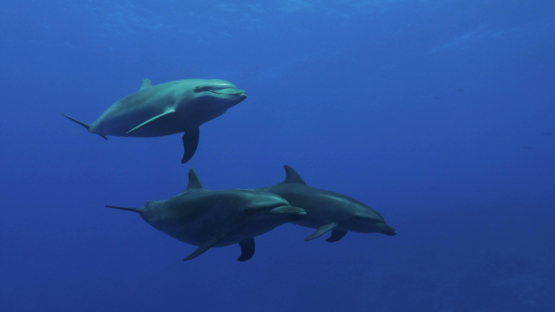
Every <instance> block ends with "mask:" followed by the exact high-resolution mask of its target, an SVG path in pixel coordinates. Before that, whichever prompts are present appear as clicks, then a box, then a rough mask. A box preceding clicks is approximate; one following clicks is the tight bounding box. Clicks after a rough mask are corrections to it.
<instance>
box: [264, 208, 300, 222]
mask: <svg viewBox="0 0 555 312" xmlns="http://www.w3.org/2000/svg"><path fill="white" fill-rule="evenodd" d="M268 213H271V214H282V215H288V216H290V217H291V218H292V219H293V220H294V221H295V220H301V219H303V218H304V217H305V216H306V211H305V210H304V209H303V208H299V207H295V206H290V205H286V206H280V207H277V208H274V209H272V210H270V211H268Z"/></svg>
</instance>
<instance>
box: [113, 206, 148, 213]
mask: <svg viewBox="0 0 555 312" xmlns="http://www.w3.org/2000/svg"><path fill="white" fill-rule="evenodd" d="M106 207H108V208H115V209H119V210H127V211H134V212H138V213H141V212H142V210H141V208H131V207H120V206H109V205H106Z"/></svg>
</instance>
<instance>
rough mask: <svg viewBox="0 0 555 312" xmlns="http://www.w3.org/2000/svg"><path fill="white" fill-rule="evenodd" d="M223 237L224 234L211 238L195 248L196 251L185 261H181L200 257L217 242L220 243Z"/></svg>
mask: <svg viewBox="0 0 555 312" xmlns="http://www.w3.org/2000/svg"><path fill="white" fill-rule="evenodd" d="M225 235H226V234H225V233H222V234H219V235H216V236H214V237H212V238H211V239H210V240H208V241H207V242H206V243H204V244H202V245H201V246H200V247H199V248H197V250H195V251H194V252H193V253H192V254H190V255H188V256H187V257H186V258H185V259H183V261H187V260H191V259H194V258H196V257H198V256H200V255H202V254H203V253H204V252H205V251H207V250H208V249H210V247H212V246H214V245H216V244H217V243H218V242H219V241H221V240H222V238H224V237H225Z"/></svg>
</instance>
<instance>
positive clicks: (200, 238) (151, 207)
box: [106, 168, 306, 261]
mask: <svg viewBox="0 0 555 312" xmlns="http://www.w3.org/2000/svg"><path fill="white" fill-rule="evenodd" d="M106 207H108V208H116V209H122V210H128V211H134V212H138V213H139V214H140V215H141V217H143V219H144V220H145V221H146V222H147V223H148V224H150V225H152V226H153V227H155V228H156V229H158V230H160V231H162V232H164V233H166V234H168V235H169V236H171V237H173V238H175V239H177V240H180V241H182V242H185V243H187V244H191V245H195V246H199V247H198V248H197V250H195V251H194V252H193V253H191V254H190V255H189V256H187V257H186V258H185V259H183V261H187V260H191V259H193V258H196V257H198V256H199V255H201V254H202V253H204V252H205V251H207V250H208V249H210V248H211V247H222V246H228V245H232V244H237V243H238V244H239V246H240V247H241V256H240V257H239V258H238V259H237V260H239V261H247V260H249V259H250V258H252V256H253V255H254V237H255V236H258V235H261V234H264V233H266V232H268V231H270V230H272V229H274V228H276V227H278V226H279V225H282V224H284V223H287V222H291V221H295V220H299V219H302V218H304V216H305V214H306V213H305V211H304V209H301V208H298V207H293V206H291V205H289V203H288V202H287V201H286V200H285V199H283V198H281V197H280V196H278V195H275V194H272V193H268V192H263V191H259V190H218V191H209V190H207V189H205V188H204V187H203V186H202V183H201V182H200V179H199V177H198V175H197V173H196V171H195V170H194V169H192V168H191V169H190V170H189V185H188V186H187V189H185V191H183V192H182V193H180V194H178V195H176V196H174V197H172V198H170V199H168V200H156V201H150V202H148V203H147V204H146V205H145V206H144V207H143V208H129V207H120V206H106Z"/></svg>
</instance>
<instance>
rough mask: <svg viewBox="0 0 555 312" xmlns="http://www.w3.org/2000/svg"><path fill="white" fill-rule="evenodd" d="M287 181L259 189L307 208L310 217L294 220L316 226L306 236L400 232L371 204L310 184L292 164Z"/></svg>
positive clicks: (288, 167) (332, 239)
mask: <svg viewBox="0 0 555 312" xmlns="http://www.w3.org/2000/svg"><path fill="white" fill-rule="evenodd" d="M285 172H286V177H285V180H284V181H283V182H282V183H280V184H277V185H274V186H270V187H265V188H261V189H259V190H263V191H267V192H271V193H274V194H277V195H279V196H281V197H283V198H285V199H286V200H287V201H288V202H289V203H290V204H291V205H293V206H296V207H300V208H303V209H304V210H305V211H306V217H305V218H303V219H302V220H297V221H294V222H293V223H295V224H298V225H302V226H306V227H310V228H314V229H316V231H315V232H314V233H313V234H312V235H310V236H309V237H307V238H305V240H307V241H308V240H312V239H315V238H317V237H320V236H322V235H323V234H325V233H326V232H328V231H330V230H331V231H332V233H331V236H330V237H329V238H328V239H326V241H328V242H336V241H338V240H340V239H342V238H343V237H344V236H345V235H346V234H347V232H349V231H352V232H360V233H382V234H385V235H389V236H393V235H396V234H397V231H396V230H395V229H394V228H392V227H391V226H389V225H387V224H386V223H385V220H384V218H383V217H382V215H381V214H380V213H379V212H377V211H376V210H374V209H372V208H370V207H368V206H367V205H365V204H363V203H361V202H359V201H357V200H355V199H352V198H350V197H347V196H344V195H341V194H338V193H334V192H330V191H326V190H322V189H317V188H314V187H310V186H308V185H307V184H306V183H305V181H304V180H303V178H301V176H300V175H299V174H298V173H297V171H295V169H293V168H292V167H290V166H288V165H285Z"/></svg>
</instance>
